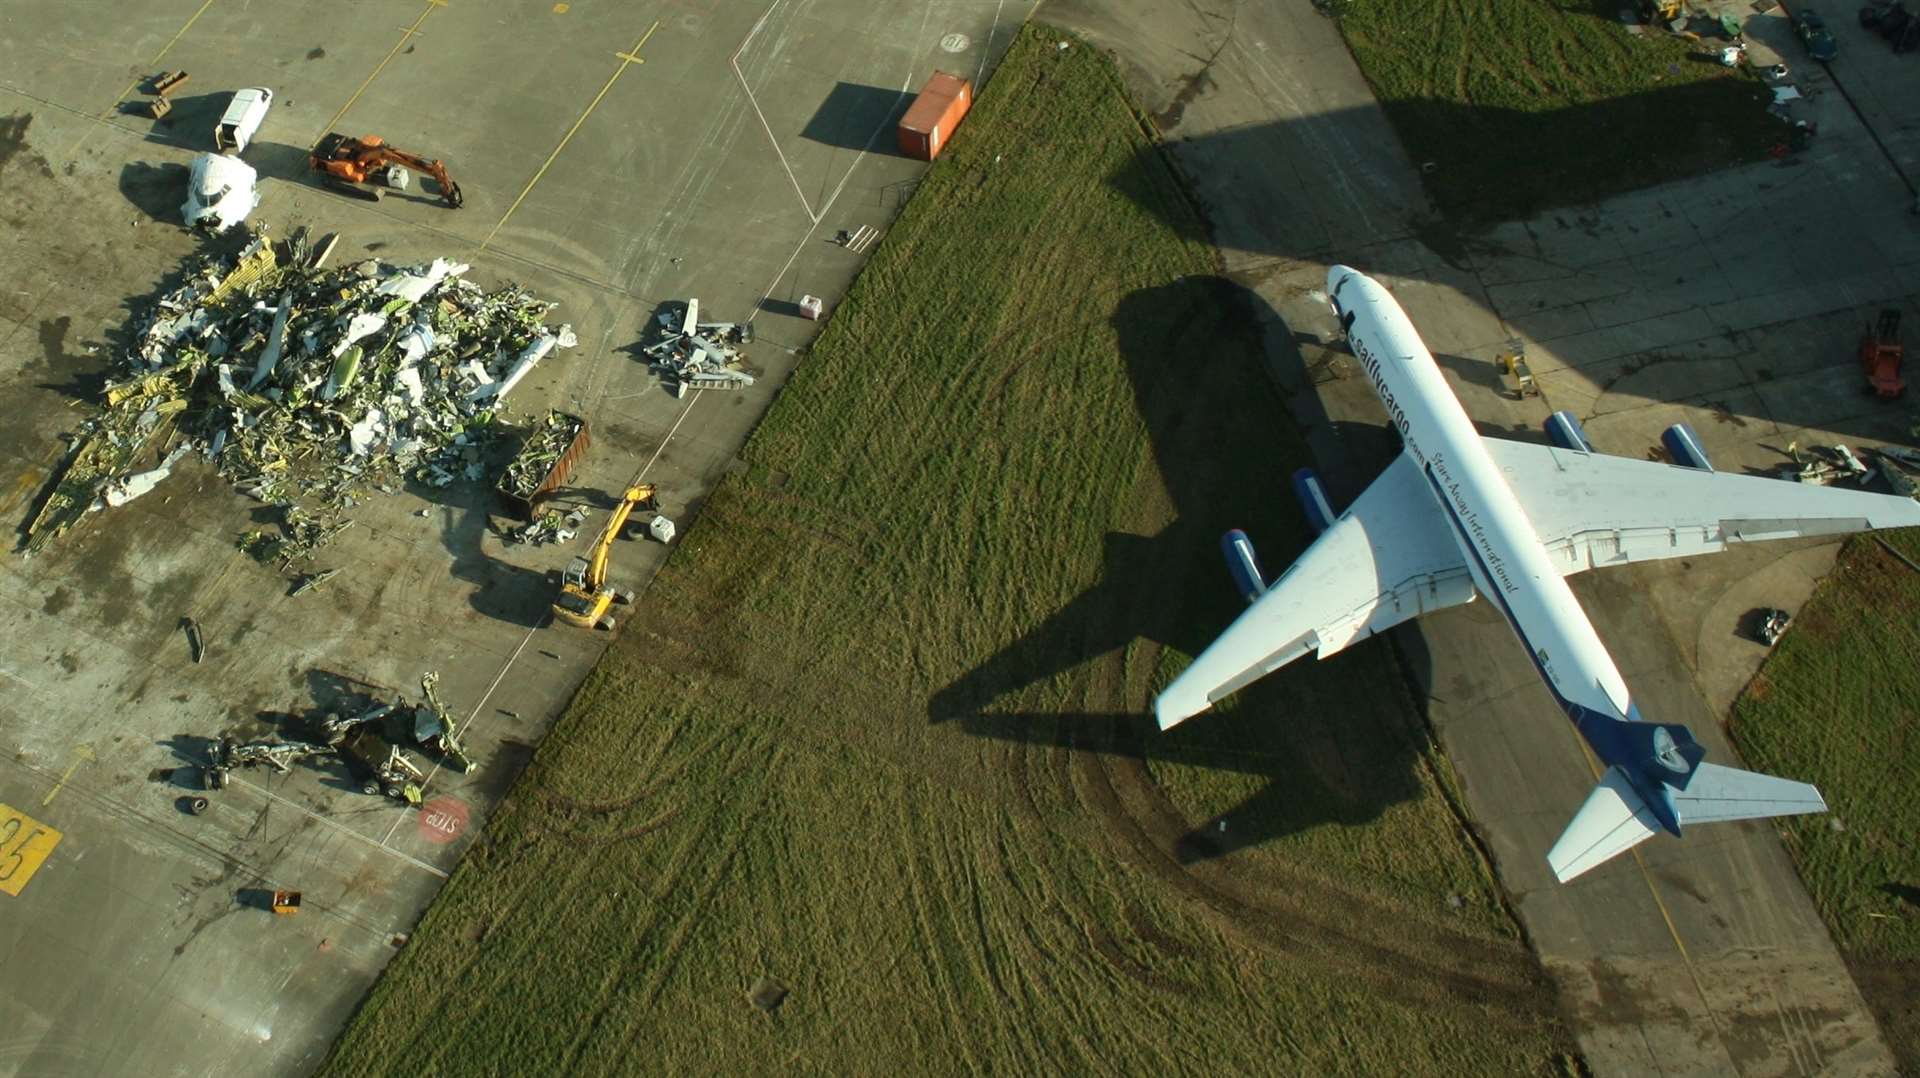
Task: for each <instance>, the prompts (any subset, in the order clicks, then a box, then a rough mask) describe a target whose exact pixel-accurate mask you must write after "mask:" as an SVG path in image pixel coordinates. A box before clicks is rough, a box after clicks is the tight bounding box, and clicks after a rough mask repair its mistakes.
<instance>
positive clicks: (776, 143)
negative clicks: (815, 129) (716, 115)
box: [727, 0, 826, 225]
mask: <svg viewBox="0 0 1920 1078" xmlns="http://www.w3.org/2000/svg"><path fill="white" fill-rule="evenodd" d="M779 6H780V0H773V3H772V4H769V5H768V6H767V10H766V13H765V14H763V15H761V16H760V21H758V22H756V23H754V24H753V29H751V30H748V31H747V36H746V37H743V38H741V39H740V47H739V48H737V49H735V50H733V55H732V56H729V57H728V58H727V65H728V66H729V67H731V68H733V77H734V78H736V79H739V80H740V89H742V90H744V91H746V94H747V104H748V105H750V106H752V107H753V114H754V115H755V116H758V117H759V118H760V130H762V131H765V132H766V133H767V141H768V142H770V143H772V144H773V153H774V156H776V157H778V158H779V159H780V167H781V169H783V170H784V171H785V172H786V174H787V180H788V182H790V183H792V184H793V193H794V194H796V195H799V196H800V208H801V209H803V210H805V211H806V214H807V220H809V221H811V222H813V223H814V224H816V225H817V224H819V223H820V214H818V213H815V212H813V206H812V204H811V203H809V202H808V201H807V193H806V192H805V191H802V190H801V189H800V177H798V176H795V175H794V174H793V166H792V165H789V164H787V155H786V154H785V153H784V152H783V151H782V150H781V149H780V140H779V139H777V138H775V137H773V125H771V124H769V123H767V114H766V113H764V112H761V111H760V102H759V100H758V99H756V98H755V97H754V96H753V87H751V86H748V85H747V77H746V76H745V75H743V74H741V73H740V54H741V53H743V52H745V51H747V44H748V43H749V42H751V41H752V40H753V35H755V34H757V33H759V32H760V28H761V27H763V26H765V25H766V24H767V20H768V19H769V18H772V17H773V9H774V8H777V7H779ZM821 212H822V213H824V212H826V209H825V207H822V208H821Z"/></svg>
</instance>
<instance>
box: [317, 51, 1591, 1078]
mask: <svg viewBox="0 0 1920 1078" xmlns="http://www.w3.org/2000/svg"><path fill="white" fill-rule="evenodd" d="M1060 37H1061V35H1060V33H1059V32H1058V31H1054V30H1051V29H1028V30H1025V31H1023V33H1022V34H1021V36H1020V38H1019V39H1018V40H1017V42H1016V43H1015V44H1014V45H1013V47H1012V48H1011V50H1010V51H1009V52H1008V54H1007V56H1006V58H1005V60H1004V61H1003V62H1002V65H1001V66H1000V68H999V69H998V71H997V73H996V74H995V75H994V78H993V81H992V84H991V86H989V87H988V88H987V89H986V91H985V92H984V93H983V94H982V95H981V96H980V99H979V101H978V103H977V105H976V106H975V108H974V111H973V114H972V116H971V117H970V118H969V119H968V120H967V122H966V123H965V124H964V125H963V126H962V127H961V128H960V130H959V132H958V134H957V136H956V137H955V138H954V140H953V142H952V143H951V144H950V146H949V148H948V150H947V151H946V154H945V155H944V156H943V158H942V160H941V161H940V163H939V164H938V165H936V166H935V167H934V168H933V169H932V171H931V172H930V173H929V174H928V175H927V177H926V178H925V179H924V180H923V181H922V183H921V184H920V187H919V191H918V193H917V194H916V196H915V197H914V199H913V201H912V202H911V204H910V205H909V206H908V207H907V208H906V210H905V211H904V212H903V213H902V214H901V216H900V218H899V219H898V220H897V221H896V222H895V223H894V225H893V227H892V228H891V229H890V231H889V232H888V234H887V236H886V238H885V240H884V242H883V243H882V244H881V245H880V246H879V248H878V249H877V250H876V252H875V253H874V256H873V259H872V261H871V263H870V264H869V266H868V267H867V269H866V270H865V272H864V273H863V274H862V275H861V277H860V280H859V281H858V283H857V284H856V285H855V287H854V288H853V290H852V291H851V293H850V294H849V295H848V296H847V298H846V300H845V301H844V302H843V303H842V304H841V305H840V307H839V309H838V310H837V311H836V312H835V314H834V317H833V319H832V322H831V323H830V324H829V325H828V327H827V328H826V329H825V331H824V332H823V333H822V334H821V336H820V337H819V339H818V340H817V342H816V344H815V346H814V347H813V349H812V352H811V355H810V356H809V357H808V358H807V359H806V361H805V362H804V363H802V364H801V366H800V367H799V369H798V371H797V373H796V374H795V375H794V377H793V380H792V382H791V383H790V384H789V385H788V386H787V387H786V389H785V390H784V391H783V392H782V394H781V396H780V399H779V402H778V404H777V405H776V406H775V407H774V408H773V410H772V411H771V412H770V413H769V415H768V417H767V419H766V421H765V422H764V423H763V425H762V426H761V428H760V430H759V431H758V432H757V433H756V434H755V436H754V437H753V439H752V441H751V443H750V444H749V445H748V447H747V448H746V450H745V453H744V460H745V464H746V467H745V468H744V469H743V470H742V471H741V472H739V473H738V474H736V475H734V476H732V477H730V478H729V479H727V480H726V481H725V482H724V483H722V484H721V486H720V487H719V489H718V490H716V491H715V493H714V495H713V496H712V498H711V499H710V500H709V501H708V503H707V504H706V505H705V506H704V507H703V509H702V511H701V513H700V516H699V519H698V521H697V522H696V523H695V525H694V526H693V527H691V528H690V529H689V530H688V532H687V533H686V535H685V536H684V538H683V539H682V541H681V545H680V547H679V549H678V550H677V551H676V552H675V554H674V556H673V558H672V559H671V561H670V562H669V564H668V565H667V567H666V568H665V570H664V571H663V572H662V573H661V574H660V576H659V577H658V578H657V579H656V580H655V582H654V584H653V586H652V587H651V588H650V589H649V591H648V592H647V594H646V595H645V596H644V597H643V599H642V601H641V604H640V606H639V607H638V608H637V610H636V611H635V612H634V613H633V615H632V616H631V618H630V620H629V621H628V622H627V626H626V628H625V629H624V630H623V633H622V637H621V639H620V640H619V641H617V642H616V644H615V645H614V646H613V648H612V649H611V650H610V651H609V653H608V654H607V656H606V658H605V660H604V661H603V662H602V663H601V664H600V665H599V666H598V667H597V668H596V669H595V670H594V672H593V673H592V675H591V676H590V677H589V678H588V680H587V682H586V684H585V685H584V686H583V688H582V689H581V691H580V693H579V695H578V696H577V697H576V699H575V700H574V702H573V704H572V706H571V708H570V709H569V711H568V712H567V714H566V715H565V716H564V717H563V718H562V719H561V720H560V722H559V723H558V725H557V726H556V728H555V730H554V731H553V733H552V734H551V735H550V736H549V737H548V739H547V741H546V742H545V744H543V745H542V747H541V749H540V751H539V753H538V754H537V756H536V758H535V760H534V762H533V763H532V765H531V766H530V767H529V769H528V771H527V773H526V774H525V776H524V777H523V778H522V779H521V780H520V782H519V783H518V785H517V786H516V787H515V789H514V791H513V792H512V794H511V795H510V796H509V798H508V799H507V801H506V802H505V804H503V805H502V806H501V808H500V809H499V810H498V811H497V812H496V813H495V815H494V816H493V818H492V819H491V820H490V821H488V824H487V834H486V837H485V839H484V840H483V841H482V842H481V843H480V844H479V845H477V846H476V847H475V848H474V850H473V851H472V852H471V853H470V854H469V856H468V858H467V860H466V861H465V862H464V863H463V864H462V865H461V867H460V869H459V870H458V871H457V872H456V873H455V875H454V877H453V879H452V880H451V881H450V882H449V883H448V884H447V886H446V889H445V891H444V892H443V894H442V895H441V897H440V899H439V900H438V901H437V902H436V903H435V904H434V906H433V907H432V908H431V910H429V912H428V913H427V915H426V917H425V918H424V920H423V923H422V924H421V926H420V928H419V930H418V931H417V932H416V933H415V934H414V935H413V938H412V941H411V942H410V943H409V944H408V945H407V947H406V949H405V950H404V951H403V952H401V954H400V955H398V956H397V958H396V959H395V961H394V963H393V964H392V966H391V967H390V968H389V970H388V972H387V973H386V975H385V976H383V978H382V979H381V981H380V982H379V984H378V985H377V986H376V987H375V989H374V991H373V993H372V995H371V997H370V998H369V1000H368V1001H367V1003H366V1004H365V1005H364V1006H363V1007H362V1009H361V1011H360V1012H359V1014H358V1015H357V1016H356V1018H355V1019H354V1020H353V1022H352V1024H351V1025H350V1027H349V1028H348V1030H347V1032H346V1033H345V1035H344V1036H343V1038H342V1040H341V1042H340V1043H339V1045H338V1047H337V1048H336V1050H335V1053H334V1055H333V1057H332V1059H331V1060H330V1062H329V1064H328V1066H327V1068H326V1069H327V1072H328V1073H333V1074H369V1073H385V1072H388V1071H390V1070H391V1068H392V1067H393V1066H394V1063H395V1061H396V1060H405V1061H406V1065H407V1066H408V1068H409V1069H413V1070H419V1071H422V1072H428V1073H431V1072H439V1071H455V1072H460V1071H473V1070H512V1071H515V1072H518V1073H528V1074H561V1073H569V1074H571V1073H586V1074H593V1073H612V1072H631V1071H636V1070H638V1071H646V1072H657V1073H678V1072H686V1071H694V1072H700V1073H764V1072H769V1071H792V1070H802V1071H825V1072H836V1073H843V1072H860V1073H893V1072H907V1073H926V1072H935V1073H957V1072H965V1071H997V1072H1003V1073H1089V1072H1106V1071H1114V1070H1119V1071H1126V1072H1134V1073H1171V1072H1187V1073H1194V1072H1205V1073H1223V1072H1224V1073H1235V1072H1273V1071H1282V1072H1292V1073H1336V1072H1337V1073H1363V1074H1397V1073H1416V1072H1424V1073H1470V1074H1489V1073H1500V1074H1507V1073H1542V1072H1552V1071H1556V1070H1564V1069H1567V1068H1568V1067H1570V1066H1571V1065H1572V1060H1571V1056H1570V1055H1569V1054H1568V1052H1569V1051H1570V1049H1569V1045H1570V1044H1571V1040H1570V1038H1569V1037H1567V1036H1566V1034H1565V1033H1564V1031H1563V1030H1562V1028H1561V1027H1560V1025H1559V1020H1558V1018H1557V1016H1556V1014H1555V1010H1554V1002H1553V994H1552V991H1551V989H1550V987H1549V986H1548V985H1547V983H1546V981H1545V979H1544V977H1543V975H1542V974H1541V973H1540V971H1539V969H1538V967H1537V965H1536V964H1535V963H1534V962H1533V960H1532V958H1531V956H1530V955H1529V954H1528V953H1527V951H1526V949H1525V947H1524V946H1523V944H1522V943H1521V942H1520V941H1519V939H1518V938H1517V932H1516V930H1515V929H1514V927H1513V924H1512V922H1511V920H1510V919H1509V918H1508V916H1507V915H1506V913H1505V911H1504V909H1503V907H1502V906H1501V905H1500V903H1499V901H1498V900H1497V898H1496V895H1495V891H1494V888H1493V885H1492V883H1491V881H1490V878H1489V875H1488V872H1487V871H1486V869H1485V867H1484V865H1483V864H1482V862H1481V861H1480V859H1479V858H1478V856H1477V855H1476V853H1475V851H1474V849H1473V848H1472V846H1471V845H1470V843H1469V841H1468V840H1467V838H1466V835H1465V832H1464V829H1463V828H1462V827H1461V825H1460V822H1459V820H1458V819H1457V818H1456V816H1455V814H1454V812H1453V810H1452V808H1451V802H1450V799H1449V797H1448V791H1449V789H1450V783H1451V781H1452V780H1451V777H1450V774H1449V772H1448V770H1447V767H1446V763H1445V761H1444V760H1442V759H1441V758H1440V757H1439V756H1438V755H1437V753H1436V750H1435V748H1434V746H1433V744H1432V743H1431V741H1430V740H1429V739H1428V736H1427V733H1426V729H1425V726H1424V724H1423V723H1422V722H1421V721H1420V719H1419V717H1418V716H1417V715H1416V714H1415V713H1414V711H1413V709H1412V707H1411V705H1410V701H1409V698H1408V696H1407V693H1406V691H1405V689H1404V688H1403V684H1404V682H1403V679H1402V678H1401V677H1400V674H1399V671H1398V670H1397V668H1396V665H1395V662H1394V659H1393V656H1392V653H1391V651H1390V650H1389V649H1388V648H1387V647H1386V646H1385V645H1384V644H1374V645H1367V646H1361V647H1356V648H1354V649H1353V650H1351V651H1350V652H1347V653H1344V654H1342V655H1340V656H1338V657H1336V658H1334V659H1331V660H1329V661H1327V662H1325V663H1311V662H1309V663H1305V664H1302V665H1300V666H1299V667H1297V668H1296V669H1295V670H1290V671H1289V672H1288V673H1287V674H1285V675H1283V676H1281V677H1276V678H1272V679H1268V680H1267V681H1265V682H1262V683H1261V685H1260V686H1258V687H1257V688H1256V689H1254V690H1251V691H1249V692H1247V693H1244V694H1242V696H1241V697H1240V698H1239V700H1238V701H1237V703H1236V705H1235V706H1234V708H1233V709H1232V711H1231V712H1230V713H1227V714H1221V715H1210V716H1204V717H1201V718H1198V719H1195V720H1193V721H1191V722H1189V723H1188V724H1187V725H1185V726H1183V727H1181V728H1180V729H1179V730H1178V731H1176V732H1175V733H1173V734H1166V735H1163V734H1160V733H1158V732H1157V731H1154V730H1153V729H1152V723H1151V720H1150V719H1149V718H1147V717H1146V713H1147V711H1148V708H1149V702H1150V700H1151V697H1152V693H1153V691H1154V689H1155V687H1156V686H1157V685H1159V684H1162V683H1163V682H1164V679H1165V678H1166V677H1167V676H1168V675H1169V673H1170V672H1171V671H1172V670H1174V669H1176V668H1177V667H1179V666H1180V665H1182V664H1183V663H1184V662H1185V658H1184V656H1187V655H1191V654H1193V653H1194V652H1195V651H1197V649H1198V648H1199V647H1201V646H1204V644H1205V643H1206V642H1207V641H1208V640H1209V639H1210V638H1211V637H1212V635H1213V634H1214V633H1216V632H1217V631H1218V630H1219V629H1220V628H1221V627H1223V626H1224V625H1226V623H1227V622H1228V621H1229V620H1230V619H1231V618H1232V617H1233V615H1234V613H1235V610H1236V607H1237V606H1238V603H1237V600H1236V599H1235V598H1234V597H1233V595H1232V593H1231V586H1230V584H1229V582H1228V580H1227V577H1226V574H1225V571H1224V569H1223V568H1222V567H1221V565H1220V562H1219V559H1218V554H1217V553H1216V551H1217V545H1216V543H1217V537H1218V535H1219V532H1220V530H1222V529H1223V528H1225V527H1227V526H1229V525H1231V524H1235V523H1239V524H1243V525H1245V526H1246V527H1248V528H1249V529H1250V530H1251V531H1252V532H1253V534H1254V535H1255V537H1256V538H1257V539H1260V540H1263V541H1266V542H1267V543H1268V544H1269V545H1270V546H1271V547H1272V549H1271V550H1270V551H1269V554H1270V556H1271V557H1273V558H1274V559H1275V560H1276V561H1280V562H1283V561H1284V560H1286V559H1288V558H1290V557H1292V556H1293V555H1294V554H1295V553H1296V552H1297V551H1298V550H1299V549H1301V548H1302V547H1303V546H1304V544H1305V542H1306V535H1305V534H1304V531H1303V529H1302V526H1301V523H1300V521H1299V519H1298V517H1297V514H1296V511H1295V510H1294V509H1293V508H1292V506H1291V504H1290V503H1291V499H1289V498H1288V497H1287V496H1286V495H1285V493H1284V492H1283V491H1284V475H1285V474H1286V471H1287V469H1288V468H1289V467H1290V466H1291V464H1292V462H1295V461H1299V460H1301V459H1302V458H1303V457H1304V451H1303V449H1302V447H1301V445H1300V444H1299V443H1298V441H1297V440H1296V439H1295V436H1294V435H1293V434H1292V433H1291V431H1290V429H1289V428H1288V425H1287V423H1286V421H1285V420H1284V418H1283V415H1284V413H1283V408H1282V405H1281V402H1280V401H1279V400H1278V399H1277V398H1276V396H1275V395H1274V393H1273V391H1272V389H1271V388H1270V386H1269V383H1268V381H1267V380H1266V378H1265V376H1264V375H1263V373H1262V371H1261V366H1260V365H1261V362H1262V352H1261V348H1260V340H1259V326H1258V324H1257V321H1256V319H1257V317H1258V316H1259V315H1260V313H1261V312H1260V309H1259V307H1258V301H1257V300H1255V299H1254V298H1253V297H1252V295H1251V294H1250V293H1248V292H1246V291H1245V290H1244V289H1242V288H1240V287H1239V286H1237V285H1234V284H1231V283H1229V282H1227V281H1225V280H1222V279H1220V278H1218V277H1216V276H1214V275H1213V267H1212V255H1211V252H1210V251H1209V249H1207V248H1206V247H1205V246H1204V245H1202V244H1200V243H1198V242H1195V241H1192V240H1188V239H1183V238H1182V237H1183V236H1194V235H1197V234H1199V232H1200V229H1198V228H1197V227H1196V222H1195V220H1194V217H1193V211H1192V209H1191V207H1190V206H1189V205H1188V203H1187V201H1186V199H1185V198H1184V196H1183V193H1182V191H1181V189H1180V187H1179V185H1178V184H1177V183H1176V181H1175V180H1174V178H1173V176H1172V174H1171V172H1170V171H1169V169H1168V168H1167V166H1166V165H1165V164H1164V163H1163V161H1162V159H1161V157H1160V155H1159V153H1158V152H1157V151H1156V149H1155V148H1154V146H1153V144H1152V141H1151V137H1150V135H1149V133H1148V126H1147V124H1146V122H1145V121H1144V120H1143V118H1142V117H1141V116H1140V114H1139V113H1138V112H1137V110H1136V108H1135V107H1134V106H1133V104H1132V103H1131V102H1130V100H1129V99H1128V97H1127V96H1126V94H1125V91H1124V90H1123V88H1122V86H1121V84H1120V82H1119V80H1118V78H1117V77H1116V75H1115V73H1114V71H1113V69H1112V67H1111V66H1110V64H1109V62H1108V61H1107V60H1106V59H1105V58H1104V57H1102V56H1101V55H1100V54H1099V53H1098V52H1097V51H1096V50H1093V49H1089V48H1073V49H1068V50H1065V51H1062V50H1060V49H1058V48H1056V47H1055V43H1056V42H1057V41H1058V40H1059V39H1060ZM614 561H615V565H616V570H617V567H618V564H619V561H620V559H619V555H618V552H617V551H616V554H615V559H614ZM548 631H551V632H564V631H568V630H565V629H551V630H548Z"/></svg>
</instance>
